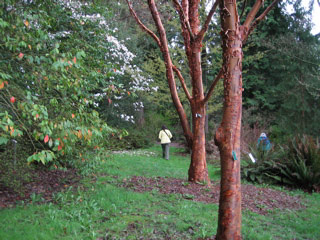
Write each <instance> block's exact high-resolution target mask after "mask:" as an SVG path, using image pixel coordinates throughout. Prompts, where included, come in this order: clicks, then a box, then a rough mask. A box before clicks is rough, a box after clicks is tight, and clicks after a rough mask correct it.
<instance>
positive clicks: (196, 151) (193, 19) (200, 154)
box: [127, 0, 222, 182]
mask: <svg viewBox="0 0 320 240" xmlns="http://www.w3.org/2000/svg"><path fill="white" fill-rule="evenodd" d="M147 2H148V6H149V10H150V13H151V15H152V18H153V21H154V24H155V26H156V29H157V33H158V35H156V34H155V33H154V32H152V31H151V30H150V29H149V28H147V27H146V26H145V25H144V24H143V23H142V22H141V20H140V19H139V17H138V16H137V14H136V12H135V11H134V9H133V7H132V4H131V2H130V1H129V0H127V3H128V6H129V9H130V12H131V14H132V15H133V17H134V18H135V19H136V21H137V23H138V24H139V26H140V27H141V29H142V30H144V31H145V32H147V33H148V34H149V35H150V36H151V37H152V38H153V39H154V40H155V41H156V43H157V44H158V46H159V48H160V50H161V52H162V56H163V59H164V63H165V66H166V75H167V80H168V85H169V89H170V93H171V97H172V100H173V103H174V106H175V108H176V110H177V112H178V115H179V118H180V122H181V126H182V128H183V131H184V135H185V138H186V141H187V143H188V146H189V147H190V148H191V149H192V154H191V163H190V167H189V181H193V182H203V181H205V182H209V176H208V170H207V163H206V150H205V128H204V127H205V115H206V108H205V104H206V102H207V101H208V100H209V97H210V96H211V95H212V92H213V89H214V86H215V85H216V83H217V81H218V80H219V78H220V77H221V73H222V72H221V71H220V73H219V74H218V76H217V77H216V79H215V80H214V81H213V83H212V86H211V87H210V89H209V91H208V93H207V94H205V93H204V89H203V82H202V69H201V48H202V41H203V37H204V34H205V33H206V31H207V29H208V25H209V23H210V20H211V18H212V16H213V13H214V12H215V9H216V8H217V6H218V3H217V2H216V3H215V4H214V5H213V6H212V8H211V11H210V13H209V14H208V16H207V18H206V21H205V23H204V24H203V25H202V28H201V24H200V20H199V11H198V10H199V3H200V1H186V0H183V1H178V0H173V5H174V7H175V9H176V11H177V13H178V14H179V17H180V22H181V29H182V36H183V39H184V45H185V52H186V56H187V59H188V66H189V74H190V78H191V86H192V92H191V93H190V92H189V89H188V87H187V85H186V83H185V80H184V78H183V76H182V74H181V72H180V70H179V68H178V67H177V66H175V65H173V63H172V59H171V56H170V52H169V47H168V40H167V35H166V31H165V28H164V26H163V22H162V20H161V17H160V13H159V11H158V8H157V6H156V3H155V1H154V0H148V1H147ZM175 77H177V78H178V79H179V81H180V84H181V86H182V88H183V90H184V93H185V94H186V97H187V99H188V101H189V104H190V107H191V112H192V118H191V119H192V128H191V126H190V124H189V121H188V118H187V115H186V113H185V110H184V108H183V105H182V104H181V101H180V99H179V96H178V91H177V86H176V82H175ZM191 129H192V130H191Z"/></svg>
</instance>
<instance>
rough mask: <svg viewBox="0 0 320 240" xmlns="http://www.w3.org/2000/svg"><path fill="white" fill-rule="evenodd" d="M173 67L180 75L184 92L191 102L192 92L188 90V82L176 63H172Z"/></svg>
mask: <svg viewBox="0 0 320 240" xmlns="http://www.w3.org/2000/svg"><path fill="white" fill-rule="evenodd" d="M172 69H173V71H174V72H175V73H176V74H177V75H178V78H179V80H180V83H181V86H182V88H183V90H184V93H185V94H186V96H187V98H188V100H189V102H191V99H192V97H191V95H190V93H189V91H188V88H187V85H186V83H185V81H184V78H183V76H182V74H181V72H180V71H179V69H178V68H177V67H176V66H175V65H172Z"/></svg>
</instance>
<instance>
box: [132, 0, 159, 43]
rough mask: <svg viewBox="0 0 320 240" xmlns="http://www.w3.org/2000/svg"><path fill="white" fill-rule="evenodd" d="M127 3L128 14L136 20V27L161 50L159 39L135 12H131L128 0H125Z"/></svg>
mask: <svg viewBox="0 0 320 240" xmlns="http://www.w3.org/2000/svg"><path fill="white" fill-rule="evenodd" d="M126 1H127V3H128V7H129V10H130V13H131V15H132V16H133V17H134V19H135V20H136V22H137V23H138V25H139V26H140V28H141V29H142V30H143V31H145V32H147V33H148V34H149V35H150V36H151V37H152V38H153V39H154V40H155V41H156V42H157V44H158V46H159V47H160V48H161V42H160V40H159V38H158V37H157V35H156V34H155V33H154V32H152V31H151V30H150V29H149V28H147V27H146V26H145V25H144V24H143V23H142V22H141V20H140V19H139V17H138V16H137V14H136V12H135V11H134V10H133V8H132V5H131V2H130V1H129V0H126Z"/></svg>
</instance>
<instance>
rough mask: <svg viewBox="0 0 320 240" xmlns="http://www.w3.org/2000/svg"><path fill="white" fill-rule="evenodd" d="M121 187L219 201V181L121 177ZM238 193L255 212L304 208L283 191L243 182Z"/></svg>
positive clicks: (199, 200)
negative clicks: (197, 182)
mask: <svg viewBox="0 0 320 240" xmlns="http://www.w3.org/2000/svg"><path fill="white" fill-rule="evenodd" d="M120 186H121V187H124V188H127V189H131V190H133V191H135V192H147V191H152V190H158V192H160V193H162V194H181V196H182V197H184V198H186V199H189V200H192V201H196V202H204V203H219V192H220V184H219V183H212V184H211V186H206V185H201V184H196V183H189V182H186V181H184V180H182V179H176V178H162V177H156V178H146V177H141V176H134V177H132V178H130V179H124V180H123V181H122V183H121V184H120ZM241 192H242V209H247V210H250V211H252V212H255V213H258V214H262V215H264V214H267V213H268V212H269V211H271V210H274V209H280V210H284V209H291V210H297V209H301V208H305V206H304V205H303V204H302V203H301V199H300V197H296V196H290V195H288V194H286V193H285V192H281V191H277V190H273V189H269V188H258V187H256V186H253V185H245V184H242V186H241Z"/></svg>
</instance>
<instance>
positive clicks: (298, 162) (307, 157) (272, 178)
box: [241, 135, 320, 192]
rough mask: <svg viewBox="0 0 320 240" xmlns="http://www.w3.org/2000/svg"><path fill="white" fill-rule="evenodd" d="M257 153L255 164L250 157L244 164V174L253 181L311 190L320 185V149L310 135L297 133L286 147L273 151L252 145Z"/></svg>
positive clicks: (252, 151) (242, 170) (275, 148)
mask: <svg viewBox="0 0 320 240" xmlns="http://www.w3.org/2000/svg"><path fill="white" fill-rule="evenodd" d="M250 151H251V153H252V154H253V155H254V156H255V158H256V162H255V163H253V162H252V161H251V160H250V158H249V157H248V156H245V157H244V158H243V159H244V161H245V163H244V166H242V169H241V172H242V177H243V178H244V179H246V180H248V181H251V182H258V183H276V184H282V185H287V186H291V187H295V188H301V189H305V190H308V191H310V192H311V191H314V190H316V189H319V186H320V149H319V146H318V145H317V144H316V142H315V140H314V139H313V138H312V137H310V136H306V135H303V136H296V137H294V138H292V139H291V140H289V142H288V144H287V145H285V146H276V147H274V148H273V149H272V150H270V151H266V152H264V151H259V150H258V149H256V148H255V147H252V146H251V147H250Z"/></svg>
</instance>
